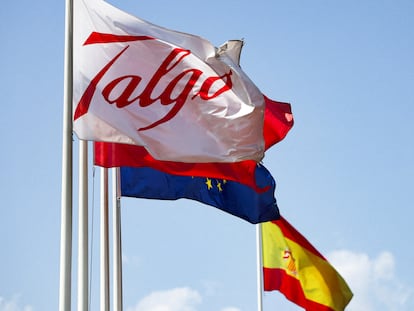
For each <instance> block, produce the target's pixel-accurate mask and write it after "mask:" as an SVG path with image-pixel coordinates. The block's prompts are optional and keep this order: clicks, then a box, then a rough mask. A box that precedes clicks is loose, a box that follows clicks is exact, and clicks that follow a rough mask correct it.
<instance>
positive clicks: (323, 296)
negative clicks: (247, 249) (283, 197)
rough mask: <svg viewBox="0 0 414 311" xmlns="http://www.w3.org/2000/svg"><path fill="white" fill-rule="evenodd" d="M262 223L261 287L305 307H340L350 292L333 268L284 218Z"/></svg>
mask: <svg viewBox="0 0 414 311" xmlns="http://www.w3.org/2000/svg"><path fill="white" fill-rule="evenodd" d="M261 226H262V243H263V247H262V252H263V281H264V290H265V291H273V290H278V291H280V292H281V293H282V294H283V295H285V296H286V298H287V299H289V300H290V301H292V302H294V303H295V304H297V305H299V306H301V307H302V308H304V309H305V310H308V311H343V310H345V307H346V306H347V305H348V303H349V302H350V300H351V299H352V296H353V294H352V292H351V290H350V288H349V287H348V285H347V284H346V282H345V280H344V279H343V278H342V276H341V275H340V274H339V273H338V272H337V271H336V270H335V268H334V267H333V266H332V265H331V264H330V263H329V262H328V261H327V260H326V259H325V258H324V257H323V256H322V255H321V254H320V253H319V252H318V250H316V249H315V247H313V246H312V245H311V244H310V243H309V241H308V240H307V239H306V238H305V237H304V236H303V235H301V234H300V233H299V232H298V231H297V230H296V229H295V228H294V227H293V226H292V225H291V224H289V223H288V222H287V221H286V219H285V218H283V217H280V219H279V220H275V221H271V222H265V223H263V224H261Z"/></svg>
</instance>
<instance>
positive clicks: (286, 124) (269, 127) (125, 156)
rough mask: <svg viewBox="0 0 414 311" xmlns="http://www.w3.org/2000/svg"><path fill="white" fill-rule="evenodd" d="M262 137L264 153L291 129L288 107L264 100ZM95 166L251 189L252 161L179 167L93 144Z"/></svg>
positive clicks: (128, 149)
mask: <svg viewBox="0 0 414 311" xmlns="http://www.w3.org/2000/svg"><path fill="white" fill-rule="evenodd" d="M264 99H265V103H266V106H265V113H264V127H263V137H264V141H265V147H266V149H268V148H270V147H271V146H273V145H274V144H276V143H278V142H279V141H281V140H282V139H284V138H285V136H286V135H287V133H288V132H289V131H290V129H291V128H292V126H293V122H294V121H293V116H292V111H291V106H290V104H288V103H283V102H277V101H273V100H271V99H269V98H268V97H266V96H264ZM95 164H96V165H99V166H103V167H120V166H131V167H151V168H154V169H157V170H160V171H163V172H165V173H169V174H174V175H182V176H197V177H205V176H209V177H210V178H218V179H226V180H233V181H236V182H238V183H242V184H245V185H248V186H250V187H253V188H254V187H255V185H256V184H255V177H254V172H255V168H256V162H255V161H249V160H247V161H241V162H236V163H183V162H173V161H159V160H156V159H154V157H152V156H151V155H150V154H149V152H148V151H147V150H146V149H145V148H143V147H141V146H134V145H127V144H115V143H103V142H95Z"/></svg>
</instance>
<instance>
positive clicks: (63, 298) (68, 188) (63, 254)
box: [59, 0, 73, 311]
mask: <svg viewBox="0 0 414 311" xmlns="http://www.w3.org/2000/svg"><path fill="white" fill-rule="evenodd" d="M72 21H73V2H72V0H66V1H65V52H64V91H63V92H64V99H63V138H62V193H61V220H60V222H61V225H60V272H59V310H60V311H70V309H71V286H72V280H71V275H72V209H73V207H72V205H73V202H72V196H73V189H72V181H73V172H72V169H73V155H72V150H73V146H72V67H73V62H72V54H73V49H72V45H73V35H72V28H73V25H72V24H73V23H72Z"/></svg>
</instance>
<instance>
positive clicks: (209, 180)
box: [206, 178, 213, 190]
mask: <svg viewBox="0 0 414 311" xmlns="http://www.w3.org/2000/svg"><path fill="white" fill-rule="evenodd" d="M206 185H207V189H208V190H210V189H211V188H213V185H212V184H211V179H210V178H206Z"/></svg>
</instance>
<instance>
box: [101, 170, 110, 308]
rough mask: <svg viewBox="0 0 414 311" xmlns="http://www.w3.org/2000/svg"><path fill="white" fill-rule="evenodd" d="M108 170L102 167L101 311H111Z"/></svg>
mask: <svg viewBox="0 0 414 311" xmlns="http://www.w3.org/2000/svg"><path fill="white" fill-rule="evenodd" d="M108 218H109V217H108V169H107V168H105V167H101V222H100V233H101V234H100V240H101V243H100V244H101V246H100V262H101V266H100V275H101V277H100V278H101V280H100V281H101V283H100V297H101V303H100V305H101V309H100V310H101V311H109V234H108V231H109V230H108V227H109V225H108V223H109V222H108Z"/></svg>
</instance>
